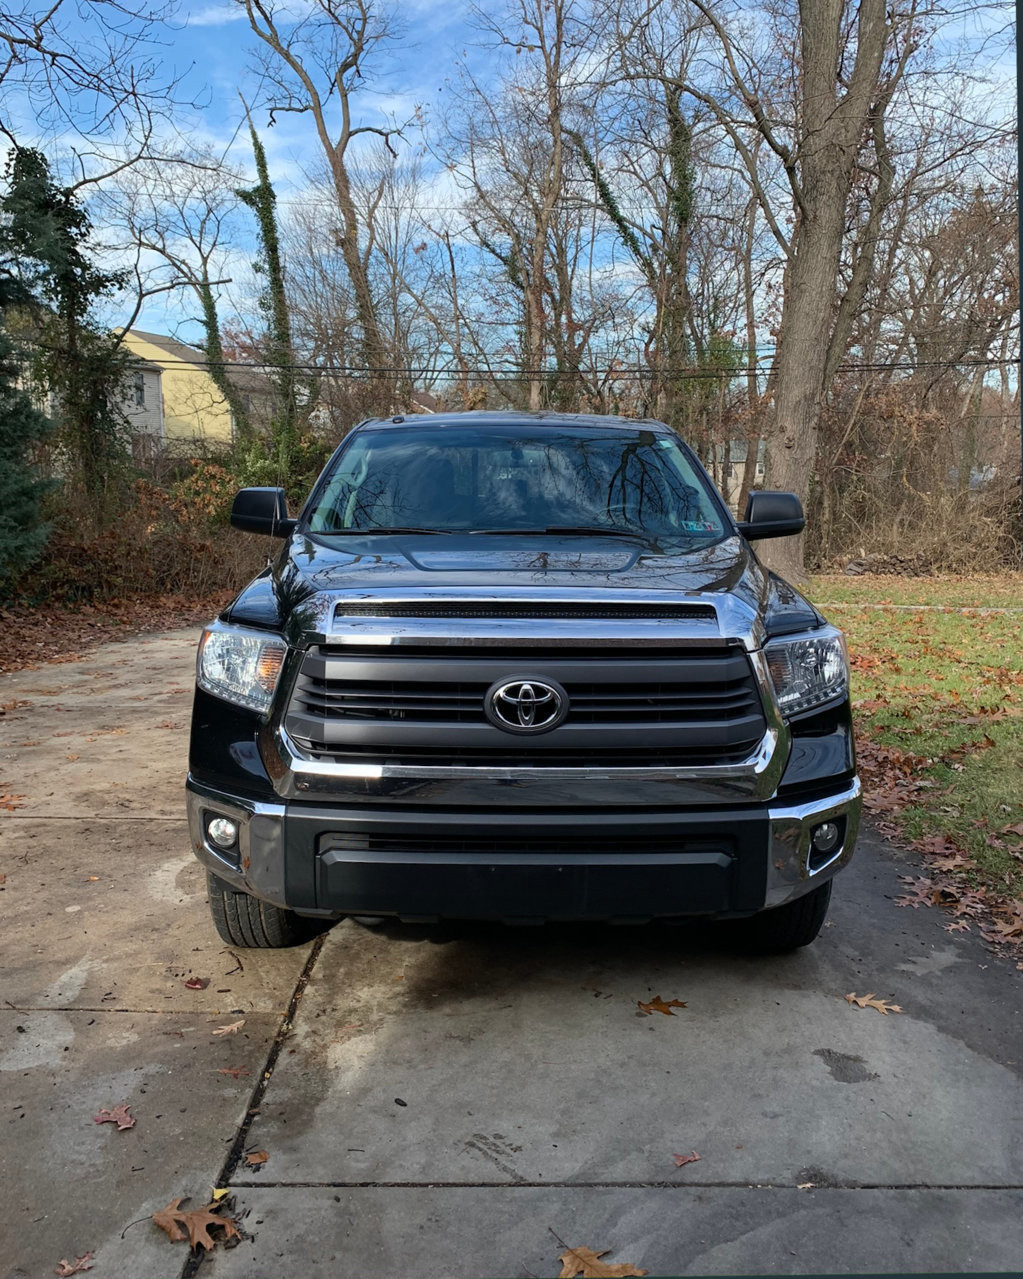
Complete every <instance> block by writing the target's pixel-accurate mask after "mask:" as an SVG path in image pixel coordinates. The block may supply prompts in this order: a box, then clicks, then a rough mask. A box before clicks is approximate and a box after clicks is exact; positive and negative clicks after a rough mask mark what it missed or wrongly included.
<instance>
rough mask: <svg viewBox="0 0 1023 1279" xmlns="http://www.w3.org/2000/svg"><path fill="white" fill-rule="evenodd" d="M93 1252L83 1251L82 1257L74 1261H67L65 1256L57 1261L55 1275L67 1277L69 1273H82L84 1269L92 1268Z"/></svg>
mask: <svg viewBox="0 0 1023 1279" xmlns="http://www.w3.org/2000/svg"><path fill="white" fill-rule="evenodd" d="M93 1255H94V1254H93V1253H92V1252H91V1251H90V1252H83V1253H82V1255H81V1256H80V1257H76V1258H75V1259H74V1263H72V1262H70V1261H67V1260H66V1259H65V1258H64V1257H61V1259H60V1260H59V1261H58V1262H57V1268H56V1270H54V1272H53V1273H54V1274H55V1275H60V1276H61V1279H67V1276H68V1275H80V1274H82V1273H83V1271H86V1270H91V1269H92V1258H93Z"/></svg>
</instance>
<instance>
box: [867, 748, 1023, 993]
mask: <svg viewBox="0 0 1023 1279" xmlns="http://www.w3.org/2000/svg"><path fill="white" fill-rule="evenodd" d="M989 740H990V739H986V740H985V739H982V740H981V741H979V742H976V743H970V744H969V747H970V748H972V749H974V750H983V749H985V748H986V746H987V741H989ZM964 749H967V748H964ZM857 753H858V764H859V771H860V776H861V777H862V779H863V786H864V792H865V794H864V801H863V806H864V809H865V810H866V812H867V813H869V814H870V815H871V816H872V817H873V819H874V826H875V828H876V829H877V831H878V833H879V834H881V835H883V836H884V837H885V838H886V839H887V840H889V841H890V842H891V843H893V844H894V845H895V846H896V847H898V848H903V849H906V850H907V851H910V852H913V853H917V854H918V855H919V856H920V857H921V858H922V861H923V867H922V869H923V870H924V871H925V872H926V874H923V875H920V876H917V877H914V876H900V879H901V882H902V883H903V884H904V885H905V891H904V892H903V893H902V895H901V896H899V897H898V898H896V905H898V906H909V907H912V908H913V909H914V910H916V909H918V908H919V907H921V906H925V907H931V906H941V907H943V908H945V909H946V910H947V911H949V913H950V914H951V915H952V917H953V918H952V919H951V920H950V921H949V923H948V924H946V925H945V931H946V932H950V933H963V932H976V933H977V935H978V936H980V937H981V938H983V940H984V941H985V942H987V943H988V944H989V945H991V946H993V947H994V948H995V949H996V950H997V951H998V952H999V953H1001V954H1007V955H1010V956H1014V957H1016V958H1017V967H1019V968H1021V969H1023V900H1021V899H1019V898H1018V897H1009V896H1006V895H1005V894H1003V893H999V892H998V891H997V889H996V888H994V887H993V886H990V885H989V886H986V887H985V886H983V885H981V886H978V884H977V870H978V867H977V864H976V862H974V861H973V859H972V858H971V857H970V856H969V854H968V853H967V852H966V851H965V850H964V849H962V848H961V847H959V846H958V845H957V844H956V843H955V842H954V840H951V839H950V838H949V837H948V836H946V835H925V836H922V837H921V838H917V839H912V838H909V837H908V836H907V835H906V834H905V831H904V829H903V827H902V825H901V823H900V822H899V821H898V816H899V814H900V813H901V812H902V811H903V809H905V808H906V807H907V806H909V805H911V804H919V803H924V802H930V803H937V802H938V801H939V800H940V799H941V798H942V797H943V796H944V795H945V794H946V793H947V792H944V791H942V790H941V789H940V788H939V787H937V786H936V785H935V783H934V782H933V781H931V780H930V779H929V778H928V777H927V775H926V770H927V769H928V768H929V766H930V765H931V763H932V761H931V760H930V759H926V758H924V757H922V756H918V755H914V754H912V753H911V752H908V751H903V750H900V749H899V748H898V747H895V746H889V745H881V744H879V743H877V742H874V741H871V740H870V738H869V737H866V736H861V739H860V741H859V742H858V751H857ZM1003 820H1004V819H1003ZM980 825H982V826H983V828H984V830H986V831H987V834H986V842H987V843H988V844H990V845H991V846H992V847H994V848H998V849H1001V850H1003V851H1005V852H1007V853H1008V854H1009V856H1010V857H1012V858H1014V859H1018V860H1019V861H1020V862H1023V823H1021V822H1013V823H1007V824H1006V825H1004V826H1001V827H999V826H997V824H995V825H994V826H993V827H992V824H991V823H990V821H989V820H988V819H986V818H985V819H983V820H982V822H981V823H980Z"/></svg>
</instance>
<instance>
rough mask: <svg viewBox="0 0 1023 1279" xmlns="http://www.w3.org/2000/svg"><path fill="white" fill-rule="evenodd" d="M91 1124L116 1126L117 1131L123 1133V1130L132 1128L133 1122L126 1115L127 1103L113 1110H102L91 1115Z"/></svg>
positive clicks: (129, 1116)
mask: <svg viewBox="0 0 1023 1279" xmlns="http://www.w3.org/2000/svg"><path fill="white" fill-rule="evenodd" d="M92 1122H93V1123H94V1124H116V1125H117V1131H118V1132H123V1131H124V1129H125V1128H134V1127H135V1120H134V1118H133V1117H132V1116H131V1115H129V1114H128V1103H127V1102H124V1103H122V1104H121V1105H120V1106H115V1107H114V1108H113V1110H107V1109H106V1108H104V1109H102V1110H101V1111H100V1112H99V1114H98V1115H93V1117H92Z"/></svg>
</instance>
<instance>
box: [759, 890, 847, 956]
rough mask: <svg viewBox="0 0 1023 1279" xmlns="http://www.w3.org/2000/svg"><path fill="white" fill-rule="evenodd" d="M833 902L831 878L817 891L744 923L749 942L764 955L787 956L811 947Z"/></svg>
mask: <svg viewBox="0 0 1023 1279" xmlns="http://www.w3.org/2000/svg"><path fill="white" fill-rule="evenodd" d="M830 902H831V880H830V879H829V880H828V882H827V883H826V884H821V886H820V887H819V888H815V889H814V890H813V892H811V893H806V894H804V895H803V896H802V897H797V898H796V900H795V901H791V902H787V903H786V904H785V905H784V906H776V907H775V908H774V910H765V911H763V912H762V913H761V914H759V915H754V916H753V918H752V919H750V920H748V921H747V923H746V924H745V925H744V932H745V937H746V940H747V942H748V943H749V945H750V947H751V948H752V949H753V950H756V951H759V952H760V953H761V954H764V955H784V954H785V953H786V952H788V951H791V950H798V949H799V947H800V946H809V945H810V943H811V942H812V941H813V940H814V939H815V938H816V936H817V934H818V933H819V932H820V930H821V929H822V928H823V926H824V920H825V918H826V917H827V913H828V905H829V904H830Z"/></svg>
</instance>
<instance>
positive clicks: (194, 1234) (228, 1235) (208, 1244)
mask: <svg viewBox="0 0 1023 1279" xmlns="http://www.w3.org/2000/svg"><path fill="white" fill-rule="evenodd" d="M187 1198H188V1196H187V1195H185V1196H183V1197H182V1198H180V1199H172V1200H171V1201H170V1203H169V1204H168V1205H167V1207H166V1208H161V1209H160V1211H159V1212H154V1213H153V1221H154V1222H155V1223H156V1225H158V1226H159V1227H160V1229H161V1230H165V1231H166V1232H167V1234H168V1235H169V1236H170V1241H171V1243H180V1242H181V1241H182V1240H183V1239H187V1240H188V1242H189V1243H190V1244H191V1246H192V1247H193V1248H200V1247H201V1248H205V1249H206V1251H207V1252H210V1251H211V1250H212V1249H213V1248H214V1247H215V1246H216V1242H217V1241H216V1240H215V1239H214V1238H212V1236H211V1235H210V1233H209V1231H208V1230H207V1227H213V1226H220V1227H222V1229H223V1231H224V1234H223V1238H224V1239H240V1238H241V1231H240V1230H239V1229H238V1227H237V1225H236V1224H235V1221H234V1219H233V1218H232V1217H218V1216H217V1215H216V1212H215V1211H213V1210H215V1209H216V1208H217V1207H219V1204H218V1203H217V1202H216V1201H214V1202H213V1203H211V1204H209V1205H207V1207H205V1208H192V1209H191V1210H190V1211H188V1212H182V1210H181V1208H180V1207H179V1206H178V1205H179V1204H182V1203H184V1201H185V1199H187ZM182 1226H184V1228H185V1230H184V1231H183V1230H182V1229H181V1227H182ZM185 1231H187V1234H186V1233H185Z"/></svg>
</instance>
